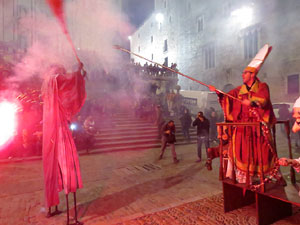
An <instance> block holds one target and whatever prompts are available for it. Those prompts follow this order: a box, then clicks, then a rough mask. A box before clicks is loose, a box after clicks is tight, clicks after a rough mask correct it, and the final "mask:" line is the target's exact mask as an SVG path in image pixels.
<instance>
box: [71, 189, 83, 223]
mask: <svg viewBox="0 0 300 225" xmlns="http://www.w3.org/2000/svg"><path fill="white" fill-rule="evenodd" d="M73 196H74V210H75V224H76V225H83V223H82V222H80V221H78V220H77V203H76V192H74V193H73Z"/></svg>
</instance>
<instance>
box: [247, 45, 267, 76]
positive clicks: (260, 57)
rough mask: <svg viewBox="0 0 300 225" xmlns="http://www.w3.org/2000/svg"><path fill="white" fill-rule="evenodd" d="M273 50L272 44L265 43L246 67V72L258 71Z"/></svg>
mask: <svg viewBox="0 0 300 225" xmlns="http://www.w3.org/2000/svg"><path fill="white" fill-rule="evenodd" d="M271 51H272V46H269V45H268V44H265V45H264V47H262V48H261V49H260V50H259V51H258V53H257V54H256V56H255V57H254V58H253V59H252V61H251V62H250V63H249V65H248V66H247V67H246V68H245V69H244V72H251V73H258V71H259V70H260V68H261V66H262V64H263V63H264V61H265V59H266V58H267V57H268V55H269V53H270V52H271Z"/></svg>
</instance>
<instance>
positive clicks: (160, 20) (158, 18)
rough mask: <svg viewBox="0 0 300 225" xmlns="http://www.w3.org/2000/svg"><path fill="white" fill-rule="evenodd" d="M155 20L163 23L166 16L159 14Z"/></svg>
mask: <svg viewBox="0 0 300 225" xmlns="http://www.w3.org/2000/svg"><path fill="white" fill-rule="evenodd" d="M155 19H156V21H157V22H159V23H162V22H163V21H164V15H163V14H162V13H157V14H156V16H155Z"/></svg>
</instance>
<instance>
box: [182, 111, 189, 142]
mask: <svg viewBox="0 0 300 225" xmlns="http://www.w3.org/2000/svg"><path fill="white" fill-rule="evenodd" d="M180 122H181V127H182V133H183V136H184V138H185V139H186V140H187V141H188V142H190V141H191V137H190V127H191V124H192V117H191V114H190V112H189V110H188V109H187V108H185V109H184V113H183V115H182V116H181V117H180Z"/></svg>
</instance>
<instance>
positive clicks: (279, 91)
mask: <svg viewBox="0 0 300 225" xmlns="http://www.w3.org/2000/svg"><path fill="white" fill-rule="evenodd" d="M165 1H166V4H165ZM155 4H156V5H155V12H154V13H153V15H152V16H151V17H150V18H149V19H148V20H147V21H146V22H145V23H144V24H143V25H142V26H141V27H140V28H139V29H138V30H137V31H136V32H135V33H134V35H133V36H132V40H131V50H132V51H134V52H136V53H138V54H141V55H143V56H145V57H147V58H149V59H151V58H152V54H153V56H154V57H153V60H154V61H156V62H159V63H163V62H164V58H165V57H168V61H169V64H170V63H171V62H174V63H177V65H178V69H179V71H181V72H183V73H185V74H187V75H190V76H192V77H194V78H196V79H199V80H201V81H203V82H207V83H209V84H213V85H215V86H216V87H217V88H219V89H224V87H225V86H226V85H227V86H228V85H230V84H232V85H234V86H237V85H240V84H241V82H242V78H241V73H242V71H243V69H244V68H245V67H246V66H247V65H248V63H249V62H250V61H251V59H252V56H251V57H249V56H248V57H245V43H246V41H245V40H246V38H247V37H249V35H250V36H251V35H252V36H256V37H257V40H256V43H257V44H256V45H257V50H258V49H259V48H261V47H262V46H263V45H264V44H266V43H269V44H270V45H272V46H273V50H272V52H271V54H270V55H269V57H268V59H267V60H266V62H265V64H264V66H263V67H262V69H261V71H260V72H259V75H258V76H259V78H260V79H261V80H262V81H264V82H267V83H268V84H269V86H270V91H271V97H272V101H273V102H281V101H288V102H293V101H294V100H295V99H296V98H297V97H298V96H299V93H294V94H287V77H288V75H292V74H299V72H300V62H299V60H300V32H299V30H300V29H299V27H300V13H299V11H300V1H297V0H288V1H281V0H264V1H260V0H251V1H250V0H244V1H238V0H210V1H204V0H189V1H177V0H175V1H174V0H172V1H171V0H156V1H155ZM165 6H166V7H165ZM246 7H247V9H252V16H251V13H244V14H243V15H244V16H245V15H248V16H246V17H245V18H239V17H238V16H235V15H236V13H238V12H241V11H237V10H240V9H245V8H246ZM157 13H162V14H163V15H164V21H163V22H162V25H161V29H159V28H158V26H159V23H158V22H157V20H156V19H155V16H156V15H157ZM232 13H233V14H232ZM250 16H251V17H250ZM169 18H171V20H170V19H169ZM249 18H251V20H249V21H248V23H246V22H245V20H247V19H249ZM170 21H171V22H170ZM198 21H201V22H198ZM199 23H200V25H199ZM201 23H202V24H201ZM254 34H255V35H254ZM151 36H153V43H151ZM164 40H168V51H165V52H164V51H163V46H164ZM250 41H251V40H250ZM139 48H140V51H138V50H139ZM210 48H211V49H213V51H212V54H211V57H214V59H215V60H214V66H211V68H206V62H205V61H206V57H207V54H206V53H207V51H209V49H210ZM254 55H255V54H254ZM133 58H134V59H135V60H136V61H141V60H139V59H138V58H135V57H133ZM179 84H180V86H181V87H182V88H183V89H185V90H207V88H206V87H204V86H201V85H199V84H197V83H196V82H193V81H191V80H188V79H186V78H183V77H180V78H179Z"/></svg>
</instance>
